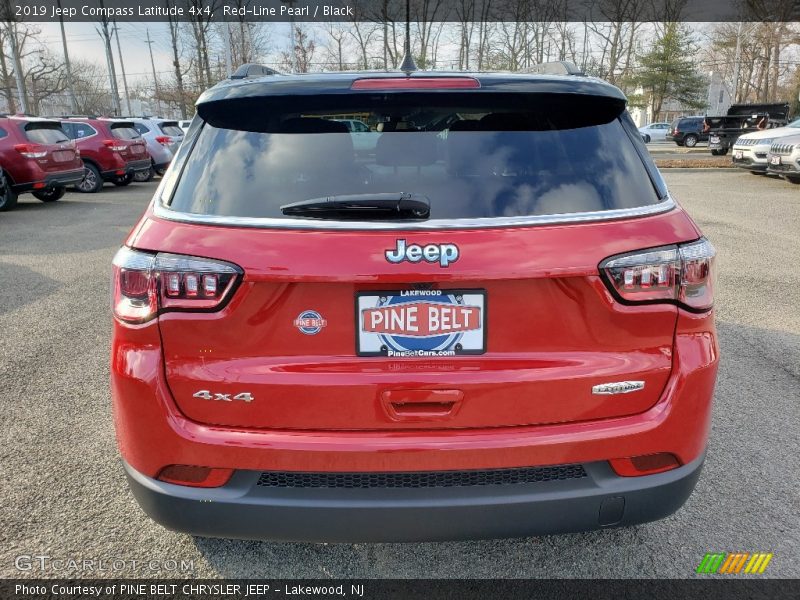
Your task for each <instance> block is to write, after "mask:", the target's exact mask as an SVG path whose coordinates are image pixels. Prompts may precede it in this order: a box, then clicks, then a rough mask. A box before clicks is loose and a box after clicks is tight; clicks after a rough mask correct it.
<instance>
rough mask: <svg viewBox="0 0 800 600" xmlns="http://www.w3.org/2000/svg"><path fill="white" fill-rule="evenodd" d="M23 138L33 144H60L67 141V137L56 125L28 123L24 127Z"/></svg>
mask: <svg viewBox="0 0 800 600" xmlns="http://www.w3.org/2000/svg"><path fill="white" fill-rule="evenodd" d="M25 137H27V138H28V140H29V141H31V142H33V143H35V144H60V143H62V142H67V141H69V137H68V136H67V134H66V133H64V130H63V129H61V126H60V125H58V124H57V123H28V124H27V125H26V126H25Z"/></svg>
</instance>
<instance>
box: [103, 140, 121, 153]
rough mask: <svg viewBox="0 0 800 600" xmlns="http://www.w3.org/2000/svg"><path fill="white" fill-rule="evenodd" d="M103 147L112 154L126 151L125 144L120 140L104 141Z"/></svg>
mask: <svg viewBox="0 0 800 600" xmlns="http://www.w3.org/2000/svg"><path fill="white" fill-rule="evenodd" d="M103 145H104V146H106V147H107V148H108V149H109V150H111V151H112V152H122V151H123V150H125V144H123V143H121V142H120V141H119V140H103Z"/></svg>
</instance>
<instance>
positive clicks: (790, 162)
mask: <svg viewBox="0 0 800 600" xmlns="http://www.w3.org/2000/svg"><path fill="white" fill-rule="evenodd" d="M767 173H772V174H773V175H780V176H781V177H783V178H784V179H785V180H786V181H788V182H789V183H795V184H800V133H798V134H796V135H789V136H786V137H782V138H778V139H777V140H775V141H774V142H772V144H771V145H770V147H769V153H768V154H767Z"/></svg>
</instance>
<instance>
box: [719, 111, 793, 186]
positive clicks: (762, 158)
mask: <svg viewBox="0 0 800 600" xmlns="http://www.w3.org/2000/svg"><path fill="white" fill-rule="evenodd" d="M798 133H800V119H795V120H794V121H792V122H791V123H789V124H788V125H786V126H785V127H776V128H774V129H764V130H762V131H755V132H753V133H746V134H744V135H742V136H740V137H739V139H738V140H736V142H735V143H734V144H733V164H734V165H736V166H737V167H741V168H743V169H747V170H748V171H750V172H751V173H756V174H758V173H766V171H767V167H768V161H769V159H768V156H767V155H768V154H769V148H770V146H771V145H772V142H773V141H774V140H777V139H780V138H784V137H787V136H790V135H797V134H798Z"/></svg>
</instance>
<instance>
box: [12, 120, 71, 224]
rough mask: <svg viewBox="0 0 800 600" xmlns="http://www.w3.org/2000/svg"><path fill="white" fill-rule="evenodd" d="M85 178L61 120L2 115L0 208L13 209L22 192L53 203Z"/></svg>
mask: <svg viewBox="0 0 800 600" xmlns="http://www.w3.org/2000/svg"><path fill="white" fill-rule="evenodd" d="M82 177H83V165H82V164H81V159H80V157H79V154H78V151H77V149H76V148H75V144H74V143H73V142H72V141H70V139H69V138H68V137H67V136H66V134H65V133H64V130H63V129H61V126H60V125H59V123H58V121H51V120H48V119H39V118H37V117H28V116H2V117H0V211H6V210H11V209H12V208H14V207H15V206H16V204H17V196H18V195H19V194H21V193H23V192H33V195H34V196H36V197H37V198H38V199H39V200H41V201H42V202H54V201H55V200H58V199H59V198H61V197H63V196H64V193H65V192H66V186H68V185H71V184H73V183H76V182H78V181H80V180H81V178H82Z"/></svg>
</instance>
